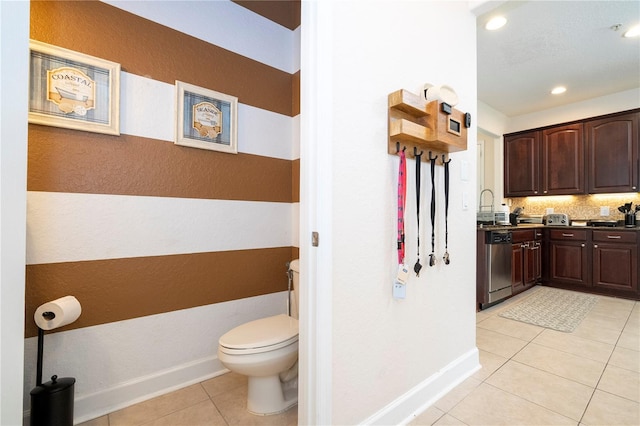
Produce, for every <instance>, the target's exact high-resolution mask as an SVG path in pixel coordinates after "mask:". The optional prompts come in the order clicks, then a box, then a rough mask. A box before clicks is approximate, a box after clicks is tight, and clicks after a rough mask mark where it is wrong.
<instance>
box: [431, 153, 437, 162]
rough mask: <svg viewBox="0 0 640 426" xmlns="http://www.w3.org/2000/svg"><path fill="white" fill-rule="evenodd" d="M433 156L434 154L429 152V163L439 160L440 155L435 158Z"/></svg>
mask: <svg viewBox="0 0 640 426" xmlns="http://www.w3.org/2000/svg"><path fill="white" fill-rule="evenodd" d="M431 154H432V153H431V151H429V161H431V160H437V159H438V154H436V156H435V157H433V156H432V155H431Z"/></svg>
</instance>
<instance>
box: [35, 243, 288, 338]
mask: <svg viewBox="0 0 640 426" xmlns="http://www.w3.org/2000/svg"><path fill="white" fill-rule="evenodd" d="M291 254H292V247H281V248H270V249H256V250H237V251H223V252H211V253H195V254H184V255H172V256H153V257H135V258H126V259H109V260H96V261H86V262H65V263H48V264H39V265H27V273H26V306H25V335H26V337H32V336H35V335H36V334H37V327H36V325H35V323H34V321H33V314H34V312H35V311H36V309H37V308H38V306H40V305H41V304H43V303H46V302H48V301H51V300H55V299H57V298H60V297H63V296H67V295H72V296H75V297H76V298H77V299H78V301H79V302H80V304H81V305H82V315H80V318H79V319H78V320H77V321H76V322H74V323H73V324H70V325H68V326H65V327H61V328H59V329H56V330H55V331H64V330H71V329H74V328H81V327H89V326H93V325H98V324H105V323H109V322H114V321H122V320H127V319H131V318H138V317H142V316H146V315H154V314H160V313H164V312H171V311H175V310H179V309H187V308H192V307H196V306H204V305H208V304H212V303H220V302H226V301H229V300H236V299H242V298H246V297H252V296H259V295H263V294H269V293H274V292H278V291H284V290H286V289H287V277H286V271H287V269H286V264H287V262H289V261H291Z"/></svg>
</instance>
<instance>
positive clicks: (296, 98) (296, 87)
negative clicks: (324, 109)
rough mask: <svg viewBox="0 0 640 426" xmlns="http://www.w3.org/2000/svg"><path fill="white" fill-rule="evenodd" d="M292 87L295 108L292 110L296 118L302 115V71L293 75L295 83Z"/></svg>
mask: <svg viewBox="0 0 640 426" xmlns="http://www.w3.org/2000/svg"><path fill="white" fill-rule="evenodd" d="M291 87H292V96H293V99H292V102H293V107H292V110H291V115H292V116H293V117H295V116H296V115H298V114H300V71H298V72H297V73H295V74H293V82H292V83H291Z"/></svg>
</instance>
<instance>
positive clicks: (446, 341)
mask: <svg viewBox="0 0 640 426" xmlns="http://www.w3.org/2000/svg"><path fill="white" fill-rule="evenodd" d="M329 3H331V4H330V5H323V4H322V3H321V2H320V3H319V4H318V6H317V7H318V9H319V15H320V17H321V18H320V19H322V16H323V14H322V12H323V11H327V10H328V11H330V13H331V15H330V18H331V19H327V20H326V21H323V24H324V25H323V26H321V27H320V28H318V29H316V30H317V32H316V34H315V36H316V40H315V41H316V45H315V46H314V44H313V43H309V45H311V46H312V47H315V48H316V49H317V50H318V51H320V52H321V53H326V52H331V55H330V57H325V56H322V57H321V58H320V59H319V61H318V62H319V63H318V64H316V65H317V66H318V67H319V68H318V69H317V70H314V71H313V72H312V71H309V72H307V71H306V69H305V61H304V59H303V62H302V66H301V68H302V78H303V81H304V80H305V79H311V82H307V83H306V84H308V85H309V86H311V87H313V86H314V82H316V81H318V82H319V83H320V85H321V86H322V88H324V89H328V90H329V91H330V92H329V93H322V94H321V96H319V97H318V98H317V99H315V98H314V99H313V100H312V101H309V102H310V103H312V104H314V105H313V107H315V112H316V113H317V111H322V112H323V113H324V115H325V116H327V118H328V119H327V120H325V121H322V122H319V123H315V126H316V127H317V128H316V129H307V128H306V126H305V125H304V123H305V122H304V120H305V114H306V110H305V109H303V110H302V112H301V114H302V117H303V130H302V145H303V148H302V150H303V166H304V165H305V163H304V161H305V159H304V152H305V151H306V149H307V148H308V149H309V151H310V152H315V153H316V155H317V158H319V159H321V160H322V161H325V166H326V167H325V168H322V167H318V169H317V171H318V173H319V175H318V176H316V181H317V182H319V183H320V185H321V188H320V189H319V191H321V192H323V194H325V195H326V194H328V196H329V202H328V203H327V204H325V205H324V206H321V208H322V209H325V210H328V212H329V215H330V217H329V218H325V219H322V220H321V221H320V220H318V221H317V222H318V223H319V229H320V230H321V231H322V230H326V232H327V234H324V235H323V233H322V232H321V235H320V247H319V248H318V250H317V252H314V253H316V255H317V269H318V271H325V272H326V273H324V275H323V279H322V280H320V278H318V283H317V284H318V286H323V287H324V288H326V291H327V293H328V294H329V295H330V297H331V298H330V300H328V301H326V302H321V303H318V304H317V306H316V307H318V308H319V310H320V312H321V313H322V312H326V311H327V310H330V312H331V322H330V325H331V329H330V334H331V342H330V345H329V348H330V350H331V360H332V362H331V366H330V367H331V368H332V374H331V379H330V381H328V382H327V384H328V385H329V391H328V392H330V394H331V401H330V404H329V405H330V407H331V410H332V413H331V419H330V422H329V423H331V424H356V423H370V424H398V423H401V422H403V421H407V420H409V419H411V418H412V415H413V414H414V413H416V412H420V411H422V410H423V409H424V408H426V406H428V405H429V404H430V403H431V402H433V398H436V397H437V396H439V395H440V394H442V393H443V392H445V391H446V390H448V389H449V388H450V387H451V386H453V385H455V384H456V383H457V382H459V381H460V380H462V379H463V378H465V377H466V376H467V375H468V374H470V373H471V372H472V371H474V369H475V368H477V367H478V356H477V350H476V347H475V308H474V307H475V245H474V244H470V243H469V239H470V237H471V236H474V235H475V209H474V207H473V203H472V201H471V204H470V207H469V209H468V210H462V208H461V206H462V195H463V193H467V194H468V196H469V197H470V198H469V200H473V199H475V197H476V190H475V182H476V179H475V174H476V160H475V156H476V136H475V135H476V123H475V118H476V117H477V114H476V113H477V105H476V72H475V70H476V55H475V16H473V15H472V14H471V13H470V12H469V9H468V6H467V3H466V2H444V1H442V2H409V1H407V2H398V1H371V2H366V3H364V2H329ZM303 7H304V5H303ZM303 15H304V13H303ZM303 22H304V21H303ZM304 31H305V27H304V26H303V32H304ZM447 35H450V37H447ZM303 39H304V37H303ZM443 40H446V42H443ZM307 46H308V45H307V44H305V43H303V45H302V48H303V49H306V48H307ZM304 55H305V52H304V50H303V58H304ZM427 82H430V83H434V84H445V83H446V84H449V85H451V86H453V87H454V88H455V89H456V91H457V93H458V95H459V97H460V100H461V102H460V104H459V105H458V109H460V110H462V111H465V112H470V113H471V114H472V116H473V125H472V128H471V129H469V132H468V135H469V136H468V150H467V151H464V152H460V153H455V154H452V155H451V159H452V163H451V194H450V195H451V200H450V211H449V221H450V225H451V226H450V227H449V252H450V253H451V259H452V263H451V265H449V266H445V265H444V264H443V262H442V260H441V259H442V254H443V252H444V209H443V203H444V195H443V189H442V185H443V167H442V166H438V167H437V170H436V172H437V176H436V185H437V191H438V195H437V202H438V206H439V207H438V215H437V219H436V220H437V225H436V231H437V238H436V239H437V243H436V250H435V253H436V255H437V258H438V260H439V262H438V264H437V265H436V266H435V267H432V268H430V267H428V266H425V268H424V270H423V272H422V273H421V274H420V277H419V278H416V276H415V275H414V274H411V278H410V279H409V282H408V288H407V298H406V300H402V301H398V300H394V299H393V298H392V295H391V290H392V281H393V278H394V276H395V272H396V271H397V265H396V250H395V246H396V242H395V239H396V238H395V234H396V176H397V167H398V158H397V157H396V156H393V155H389V154H387V96H388V94H389V93H391V92H394V91H396V90H398V89H407V90H410V91H412V92H414V93H418V92H419V91H420V89H421V88H422V86H423V84H424V83H427ZM305 87H307V86H306V85H305V86H303V89H302V90H303V92H302V98H303V100H304V99H305V95H307V94H308V92H305ZM323 113H320V114H319V116H320V117H321V116H322V114H323ZM321 118H322V117H321ZM325 123H326V126H325ZM313 124H314V123H311V124H310V126H313ZM306 131H309V132H310V133H312V135H311V136H309V135H308V134H307V133H306ZM314 132H315V135H320V136H319V137H317V138H315V139H314V137H313V133H314ZM307 144H310V145H311V146H309V147H307V146H306V145H307ZM314 150H315V151H314ZM318 161H320V160H318ZM463 162H466V165H467V166H468V167H469V175H470V176H471V178H470V179H469V180H467V181H463V180H462V179H461V166H462V164H463ZM408 167H409V178H408V182H409V196H408V202H407V211H408V213H407V238H408V241H407V258H408V263H409V264H410V265H411V266H413V264H414V263H415V261H416V255H415V252H416V222H415V207H416V206H415V193H414V189H413V188H414V183H413V182H414V170H415V162H414V161H409V162H408ZM428 170H429V169H428V165H427V164H426V163H425V164H424V165H423V191H424V192H423V197H422V200H423V201H422V203H423V204H422V207H421V211H422V212H423V217H422V221H421V223H422V224H423V227H422V231H421V232H422V238H421V241H422V247H423V255H422V257H421V260H422V262H423V263H424V264H426V261H427V254H428V253H429V252H430V244H429V243H430V238H429V237H430V226H429V225H428V214H427V213H426V212H428V206H429V204H428V202H429V197H427V196H426V194H428V193H430V179H429V178H428ZM301 173H302V175H303V178H304V175H305V174H306V173H308V171H307V170H304V169H303V170H302V171H301ZM310 187H312V186H310ZM302 203H303V200H301V204H302ZM302 209H303V211H304V210H305V207H302ZM306 220H307V218H305V217H301V221H306ZM304 226H305V225H304V224H303V227H304ZM312 229H313V228H312ZM303 237H304V232H303ZM301 244H302V246H301V255H302V256H303V257H304V254H305V253H306V252H307V249H306V247H304V244H305V242H304V241H301ZM309 251H311V250H310V249H309ZM327 254H328V255H329V256H327ZM312 266H313V265H312ZM303 272H304V271H303ZM312 303H313V302H312ZM327 304H328V305H330V308H327ZM318 325H319V326H322V324H318ZM452 336H453V338H452ZM318 349H319V350H324V349H325V348H324V347H319V348H318ZM324 395H325V394H321V395H320V397H323V396H324ZM302 421H304V420H302Z"/></svg>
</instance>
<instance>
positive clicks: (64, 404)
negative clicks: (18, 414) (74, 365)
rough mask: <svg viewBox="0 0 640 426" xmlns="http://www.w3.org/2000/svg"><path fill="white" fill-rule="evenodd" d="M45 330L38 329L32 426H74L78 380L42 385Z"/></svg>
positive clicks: (59, 380) (52, 379)
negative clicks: (75, 388)
mask: <svg viewBox="0 0 640 426" xmlns="http://www.w3.org/2000/svg"><path fill="white" fill-rule="evenodd" d="M43 352H44V330H42V329H41V328H39V327H38V361H37V369H36V387H35V388H33V389H32V390H31V420H30V425H31V426H73V397H74V395H73V394H74V385H75V382H76V379H75V378H73V377H63V378H58V376H56V375H54V376H52V377H51V381H49V382H46V383H42V360H43Z"/></svg>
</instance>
